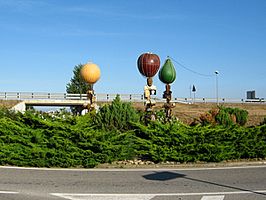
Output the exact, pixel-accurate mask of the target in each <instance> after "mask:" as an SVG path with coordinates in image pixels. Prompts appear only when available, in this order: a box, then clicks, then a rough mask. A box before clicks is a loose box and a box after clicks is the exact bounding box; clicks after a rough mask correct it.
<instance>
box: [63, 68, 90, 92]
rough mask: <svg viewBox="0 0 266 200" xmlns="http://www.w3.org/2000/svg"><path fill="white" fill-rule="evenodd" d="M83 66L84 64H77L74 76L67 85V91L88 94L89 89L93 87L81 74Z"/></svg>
mask: <svg viewBox="0 0 266 200" xmlns="http://www.w3.org/2000/svg"><path fill="white" fill-rule="evenodd" d="M82 67H83V65H82V64H79V65H76V66H75V68H74V70H73V77H72V78H71V79H70V82H69V83H68V84H67V86H66V92H67V93H70V94H86V93H87V91H88V89H89V88H90V87H91V86H90V85H89V84H88V83H86V82H85V81H84V80H83V79H82V77H81V75H80V70H81V68H82Z"/></svg>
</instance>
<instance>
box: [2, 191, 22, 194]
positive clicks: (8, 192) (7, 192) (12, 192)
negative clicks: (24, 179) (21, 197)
mask: <svg viewBox="0 0 266 200" xmlns="http://www.w3.org/2000/svg"><path fill="white" fill-rule="evenodd" d="M0 194H18V192H14V191H0Z"/></svg>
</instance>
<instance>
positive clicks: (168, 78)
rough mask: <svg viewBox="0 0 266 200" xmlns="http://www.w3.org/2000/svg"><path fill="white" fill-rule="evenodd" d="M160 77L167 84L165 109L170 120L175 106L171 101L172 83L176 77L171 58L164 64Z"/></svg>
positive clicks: (164, 96)
mask: <svg viewBox="0 0 266 200" xmlns="http://www.w3.org/2000/svg"><path fill="white" fill-rule="evenodd" d="M159 79H160V81H162V82H163V83H165V84H166V85H165V91H164V94H163V98H164V99H166V103H165V104H164V109H165V114H166V119H167V120H170V119H171V112H172V108H173V107H174V104H171V103H170V101H171V98H172V91H171V86H170V84H171V83H173V82H174V81H175V79H176V71H175V67H174V65H173V63H172V61H171V60H170V58H167V59H166V61H165V63H164V65H163V66H162V68H161V69H160V72H159Z"/></svg>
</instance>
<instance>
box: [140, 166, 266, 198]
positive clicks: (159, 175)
mask: <svg viewBox="0 0 266 200" xmlns="http://www.w3.org/2000/svg"><path fill="white" fill-rule="evenodd" d="M143 178H145V179H147V180H153V181H168V180H173V179H177V178H182V179H186V180H190V181H195V182H199V183H205V184H210V185H215V186H219V187H223V188H229V189H234V190H238V191H244V192H249V193H253V194H258V195H263V196H266V194H265V193H262V192H257V191H253V190H249V189H245V188H240V187H235V186H231V185H225V184H220V183H216V182H211V181H207V180H201V179H196V178H191V177H188V176H187V175H185V174H180V173H176V172H169V171H163V172H153V173H151V174H147V175H143Z"/></svg>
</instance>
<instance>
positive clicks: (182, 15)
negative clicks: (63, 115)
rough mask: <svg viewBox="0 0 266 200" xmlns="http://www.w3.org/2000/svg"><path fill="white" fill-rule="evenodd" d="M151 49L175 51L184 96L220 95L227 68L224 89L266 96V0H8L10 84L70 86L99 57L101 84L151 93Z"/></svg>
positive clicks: (3, 10) (1, 41) (1, 18)
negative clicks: (145, 59) (77, 70)
mask: <svg viewBox="0 0 266 200" xmlns="http://www.w3.org/2000/svg"><path fill="white" fill-rule="evenodd" d="M145 52H152V53H155V54H157V55H158V56H159V57H160V60H161V65H163V64H164V62H165V60H166V58H167V56H170V57H171V58H173V59H174V60H175V61H173V64H174V66H175V69H176V73H177V77H176V80H175V82H174V83H172V85H171V88H172V91H173V96H174V97H180V98H181V97H190V88H191V85H195V87H196V97H199V98H215V97H216V96H215V95H216V77H215V74H214V72H215V71H216V70H218V71H219V74H218V77H217V78H218V91H219V97H222V98H245V97H246V91H248V90H255V91H256V96H257V97H260V98H266V85H265V83H266V1H265V0H200V1H199V0H164V1H161V0H153V1H151V0H134V1H125V0H97V1H95V0H0V72H1V78H0V92H65V90H66V84H67V83H68V82H69V81H70V79H71V77H72V76H73V69H74V67H75V65H78V64H85V63H87V62H89V61H90V62H93V63H95V64H97V65H98V66H99V67H100V69H101V79H100V80H99V81H98V82H97V83H96V84H95V86H94V89H95V93H132V94H142V93H143V87H144V85H145V84H146V79H145V77H143V76H141V75H140V73H139V71H138V69H137V64H136V61H137V59H138V57H139V56H140V55H141V54H142V53H145ZM180 64H181V65H180ZM184 66H185V68H188V69H190V71H189V70H187V69H185V68H184ZM191 71H195V72H197V73H193V72H191ZM199 74H204V75H208V76H202V75H199ZM153 79H154V85H156V86H157V95H159V96H161V95H162V93H163V91H164V87H165V86H164V84H163V83H161V82H160V81H159V78H158V74H157V75H156V76H155V77H154V78H153Z"/></svg>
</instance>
